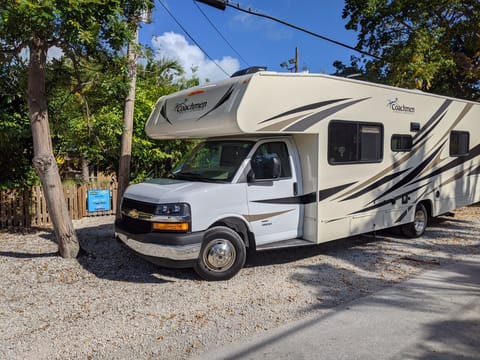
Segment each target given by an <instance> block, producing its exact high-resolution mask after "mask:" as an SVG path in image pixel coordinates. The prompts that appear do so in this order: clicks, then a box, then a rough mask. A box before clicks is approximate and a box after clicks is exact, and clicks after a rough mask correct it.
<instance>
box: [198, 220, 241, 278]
mask: <svg viewBox="0 0 480 360" xmlns="http://www.w3.org/2000/svg"><path fill="white" fill-rule="evenodd" d="M246 254H247V251H246V248H245V243H244V242H243V240H242V238H241V237H240V235H238V234H237V233H236V232H235V231H234V230H232V229H230V228H228V227H225V226H216V227H214V228H211V229H209V230H207V231H206V233H205V236H204V238H203V244H202V248H201V250H200V255H199V257H198V260H197V264H196V265H195V272H196V273H197V274H198V275H199V276H201V277H202V278H203V279H205V280H210V281H219V280H228V279H230V278H232V277H233V276H235V275H236V274H237V273H238V272H239V271H240V269H241V268H242V267H243V265H244V264H245V259H246Z"/></svg>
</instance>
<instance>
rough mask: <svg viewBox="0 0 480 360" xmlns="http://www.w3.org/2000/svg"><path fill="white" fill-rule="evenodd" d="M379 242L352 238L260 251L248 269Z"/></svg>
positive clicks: (371, 236) (363, 238) (369, 238)
mask: <svg viewBox="0 0 480 360" xmlns="http://www.w3.org/2000/svg"><path fill="white" fill-rule="evenodd" d="M375 241H377V238H376V237H375V236H374V235H373V234H372V235H368V236H365V235H360V236H352V237H348V238H344V239H339V240H334V241H330V242H327V243H323V244H318V245H310V246H301V247H292V248H286V249H278V250H266V251H260V252H258V253H256V254H254V255H253V256H252V257H251V258H250V259H249V260H248V264H247V266H248V267H262V266H270V265H279V264H285V263H289V262H294V261H297V260H302V259H308V258H310V257H315V256H318V255H330V254H333V253H337V252H338V251H343V250H348V249H350V248H352V247H355V246H358V245H365V244H368V243H372V242H375Z"/></svg>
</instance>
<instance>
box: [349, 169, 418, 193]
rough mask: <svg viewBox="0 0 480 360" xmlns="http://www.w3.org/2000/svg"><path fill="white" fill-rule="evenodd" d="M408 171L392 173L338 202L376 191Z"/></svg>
mask: <svg viewBox="0 0 480 360" xmlns="http://www.w3.org/2000/svg"><path fill="white" fill-rule="evenodd" d="M408 170H410V168H408V169H405V170H402V171H399V172H396V173H393V174H390V175H387V176H384V177H383V178H381V179H379V180H377V181H375V182H374V183H372V184H371V185H369V186H367V187H365V188H364V189H363V190H360V191H357V192H356V193H354V194H352V195H350V196H348V197H346V198H343V199H342V200H340V201H346V200H351V199H355V198H357V197H359V196H362V195H364V194H366V193H368V192H370V191H372V190H373V189H376V188H378V187H380V186H382V185H384V184H386V183H388V182H390V181H392V180H393V179H395V178H396V177H397V176H400V175H401V174H403V173H404V172H406V171H408Z"/></svg>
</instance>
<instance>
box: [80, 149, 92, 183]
mask: <svg viewBox="0 0 480 360" xmlns="http://www.w3.org/2000/svg"><path fill="white" fill-rule="evenodd" d="M80 160H81V165H82V182H84V183H89V182H90V168H89V164H88V160H87V158H86V157H85V156H84V155H81V157H80Z"/></svg>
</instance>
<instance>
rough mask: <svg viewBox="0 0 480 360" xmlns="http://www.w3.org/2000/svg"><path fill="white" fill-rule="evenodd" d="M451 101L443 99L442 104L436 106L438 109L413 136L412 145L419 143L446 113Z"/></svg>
mask: <svg viewBox="0 0 480 360" xmlns="http://www.w3.org/2000/svg"><path fill="white" fill-rule="evenodd" d="M451 103H452V100H449V99H448V100H445V101H444V102H443V104H442V105H441V106H440V107H439V108H438V110H437V111H436V112H435V113H434V114H433V115H432V117H431V118H430V119H429V120H428V121H427V122H426V124H425V126H424V127H423V129H421V130H420V132H418V133H417V134H416V135H415V136H414V137H413V146H414V147H415V146H416V145H417V144H419V143H420V141H421V140H423V139H424V138H425V137H426V136H427V135H428V134H429V133H430V132H431V131H432V130H433V129H434V128H435V127H436V126H437V125H438V124H439V123H440V121H441V120H442V119H443V118H444V116H445V115H446V111H445V110H447V108H448V107H449V106H450V104H451Z"/></svg>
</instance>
